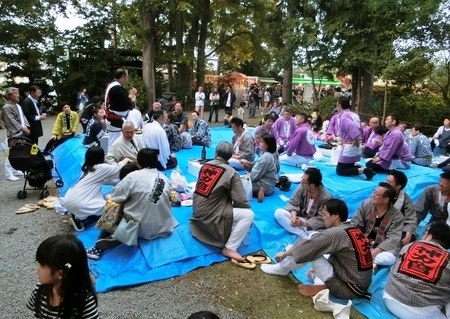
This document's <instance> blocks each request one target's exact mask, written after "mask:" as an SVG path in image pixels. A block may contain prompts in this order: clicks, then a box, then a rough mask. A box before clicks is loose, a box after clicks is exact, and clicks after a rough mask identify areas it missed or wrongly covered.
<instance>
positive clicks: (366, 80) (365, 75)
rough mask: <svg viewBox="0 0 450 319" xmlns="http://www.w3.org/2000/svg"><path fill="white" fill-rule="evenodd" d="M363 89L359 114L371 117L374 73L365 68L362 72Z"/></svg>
mask: <svg viewBox="0 0 450 319" xmlns="http://www.w3.org/2000/svg"><path fill="white" fill-rule="evenodd" d="M362 82H363V87H362V89H361V100H360V104H359V113H361V114H362V115H363V116H365V117H367V116H369V114H367V113H368V111H369V105H370V101H371V100H372V94H373V73H371V72H369V71H367V70H366V69H364V68H363V70H362Z"/></svg>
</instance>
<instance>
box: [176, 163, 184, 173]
mask: <svg viewBox="0 0 450 319" xmlns="http://www.w3.org/2000/svg"><path fill="white" fill-rule="evenodd" d="M175 171H177V172H178V173H180V175H183V171H182V170H181V168H180V165H177V167H176V168H175Z"/></svg>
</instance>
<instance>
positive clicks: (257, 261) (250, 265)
mask: <svg viewBox="0 0 450 319" xmlns="http://www.w3.org/2000/svg"><path fill="white" fill-rule="evenodd" d="M271 262H272V260H271V259H270V258H269V257H267V256H265V255H261V254H254V255H249V256H247V257H245V259H244V261H238V260H236V259H231V263H233V264H235V265H236V266H239V267H242V268H245V269H255V268H256V265H262V264H270V263H271Z"/></svg>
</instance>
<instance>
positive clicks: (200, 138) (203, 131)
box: [191, 111, 211, 147]
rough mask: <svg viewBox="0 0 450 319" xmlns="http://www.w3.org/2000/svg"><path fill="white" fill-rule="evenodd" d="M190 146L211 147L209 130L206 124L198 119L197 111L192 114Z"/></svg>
mask: <svg viewBox="0 0 450 319" xmlns="http://www.w3.org/2000/svg"><path fill="white" fill-rule="evenodd" d="M192 122H194V126H193V127H192V133H191V134H192V144H194V145H200V146H206V147H209V145H211V130H210V129H209V125H208V123H206V121H205V120H203V119H202V118H200V114H199V113H198V112H197V111H194V112H192Z"/></svg>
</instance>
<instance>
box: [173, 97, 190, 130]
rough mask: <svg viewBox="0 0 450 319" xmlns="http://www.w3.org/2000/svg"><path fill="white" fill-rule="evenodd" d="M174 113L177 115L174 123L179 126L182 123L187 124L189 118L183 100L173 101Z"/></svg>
mask: <svg viewBox="0 0 450 319" xmlns="http://www.w3.org/2000/svg"><path fill="white" fill-rule="evenodd" d="M173 108H174V111H173V114H174V115H175V119H174V122H173V123H174V124H175V125H176V126H177V127H180V125H181V124H187V123H188V121H189V118H188V116H187V114H186V113H184V112H183V106H181V102H178V101H175V102H174V103H173Z"/></svg>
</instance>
